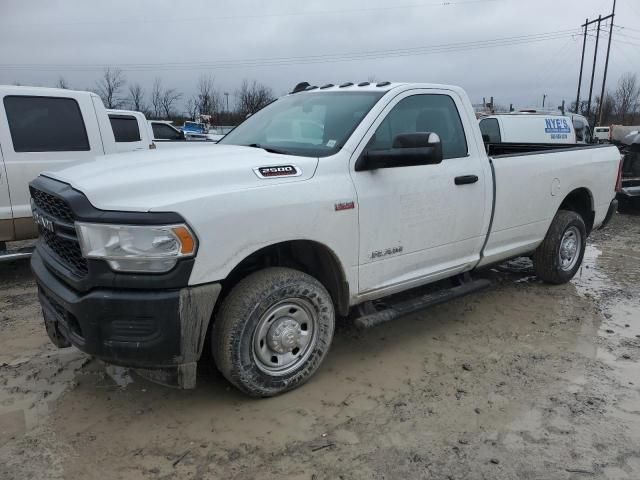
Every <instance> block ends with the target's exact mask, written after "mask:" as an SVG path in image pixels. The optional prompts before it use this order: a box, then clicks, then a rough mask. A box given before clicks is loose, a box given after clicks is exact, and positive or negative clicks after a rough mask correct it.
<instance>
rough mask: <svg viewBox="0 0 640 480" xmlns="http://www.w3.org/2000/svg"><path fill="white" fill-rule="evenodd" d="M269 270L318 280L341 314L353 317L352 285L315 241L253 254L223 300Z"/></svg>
mask: <svg viewBox="0 0 640 480" xmlns="http://www.w3.org/2000/svg"><path fill="white" fill-rule="evenodd" d="M266 267H289V268H295V269H296V270H300V271H302V272H304V273H307V274H309V275H311V276H313V277H315V278H316V279H317V280H318V281H319V282H320V283H322V285H324V287H325V288H326V289H327V290H328V292H329V294H330V295H331V298H332V300H333V303H334V305H335V306H336V310H337V313H339V314H340V315H342V316H346V315H347V314H348V313H349V284H348V283H347V280H346V277H345V274H344V271H343V270H342V267H341V265H340V262H339V261H338V259H337V257H336V255H335V254H334V253H333V252H332V251H331V249H329V248H328V247H327V246H325V245H323V244H321V243H318V242H314V241H311V240H292V241H288V242H282V243H277V244H274V245H270V246H268V247H264V248H262V249H260V250H258V251H257V252H254V253H252V254H251V255H249V256H248V257H247V258H245V259H244V260H242V262H240V263H239V264H238V265H237V266H236V267H235V268H234V269H233V270H232V271H231V273H230V274H229V275H228V276H227V278H226V279H225V280H224V281H223V282H222V292H221V298H222V297H224V296H226V295H227V294H228V293H229V292H230V291H231V289H232V288H233V287H234V286H235V284H236V283H238V282H239V281H240V280H242V279H243V278H244V277H246V276H247V275H249V274H251V273H253V272H255V271H258V270H261V269H263V268H266ZM217 303H218V304H220V303H221V302H220V301H218V302H217Z"/></svg>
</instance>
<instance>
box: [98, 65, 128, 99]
mask: <svg viewBox="0 0 640 480" xmlns="http://www.w3.org/2000/svg"><path fill="white" fill-rule="evenodd" d="M126 82H127V81H126V79H125V77H124V74H123V73H122V70H120V69H117V68H114V69H112V68H111V67H107V68H105V69H104V73H103V75H102V78H101V79H100V80H98V81H97V82H96V93H97V94H98V95H100V98H102V102H103V103H104V104H105V106H106V107H107V108H118V107H120V106H121V105H122V103H123V101H124V100H123V99H122V97H121V96H120V91H121V89H122V87H123V86H124V85H125V83H126Z"/></svg>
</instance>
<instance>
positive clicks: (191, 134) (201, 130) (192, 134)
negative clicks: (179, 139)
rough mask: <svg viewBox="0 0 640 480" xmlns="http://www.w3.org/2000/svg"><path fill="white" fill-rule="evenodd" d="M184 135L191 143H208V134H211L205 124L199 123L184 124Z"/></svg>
mask: <svg viewBox="0 0 640 480" xmlns="http://www.w3.org/2000/svg"><path fill="white" fill-rule="evenodd" d="M182 133H184V136H185V137H186V138H187V140H191V141H201V142H202V141H205V142H206V141H208V140H209V138H208V137H207V133H209V129H208V128H207V126H206V125H205V124H204V123H199V122H189V121H187V122H184V125H183V126H182Z"/></svg>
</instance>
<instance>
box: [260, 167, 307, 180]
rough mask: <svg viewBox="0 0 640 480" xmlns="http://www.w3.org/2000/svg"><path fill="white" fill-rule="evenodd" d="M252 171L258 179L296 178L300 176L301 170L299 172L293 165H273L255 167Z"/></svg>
mask: <svg viewBox="0 0 640 480" xmlns="http://www.w3.org/2000/svg"><path fill="white" fill-rule="evenodd" d="M253 171H254V172H255V174H256V175H257V176H258V177H259V178H273V177H298V176H300V175H302V170H300V169H299V168H298V167H296V166H295V165H273V166H269V167H256V168H254V169H253Z"/></svg>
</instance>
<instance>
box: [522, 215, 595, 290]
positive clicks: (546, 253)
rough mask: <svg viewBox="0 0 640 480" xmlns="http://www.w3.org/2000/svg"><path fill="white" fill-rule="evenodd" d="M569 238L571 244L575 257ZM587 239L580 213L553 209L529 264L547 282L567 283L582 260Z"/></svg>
mask: <svg viewBox="0 0 640 480" xmlns="http://www.w3.org/2000/svg"><path fill="white" fill-rule="evenodd" d="M572 239H575V241H576V242H579V244H577V245H575V253H574V255H575V257H574V256H571V257H570V260H569V255H570V252H571V251H572V250H573V248H572V247H573V243H572V241H573V240H572ZM586 240H587V231H586V227H585V225H584V221H583V219H582V217H581V216H580V215H578V214H577V213H575V212H572V211H568V210H559V211H558V213H556V216H555V217H554V219H553V221H552V222H551V226H550V227H549V230H548V231H547V235H546V236H545V237H544V240H543V241H542V243H541V244H540V246H539V247H538V248H537V250H536V251H535V253H534V255H533V267H534V270H535V273H536V275H537V276H538V278H540V279H541V280H544V281H545V282H548V283H555V284H561V283H567V282H568V281H570V280H571V279H572V278H573V277H574V275H575V274H576V272H577V271H578V269H579V268H580V265H581V264H582V258H583V256H584V250H585V246H586Z"/></svg>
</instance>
